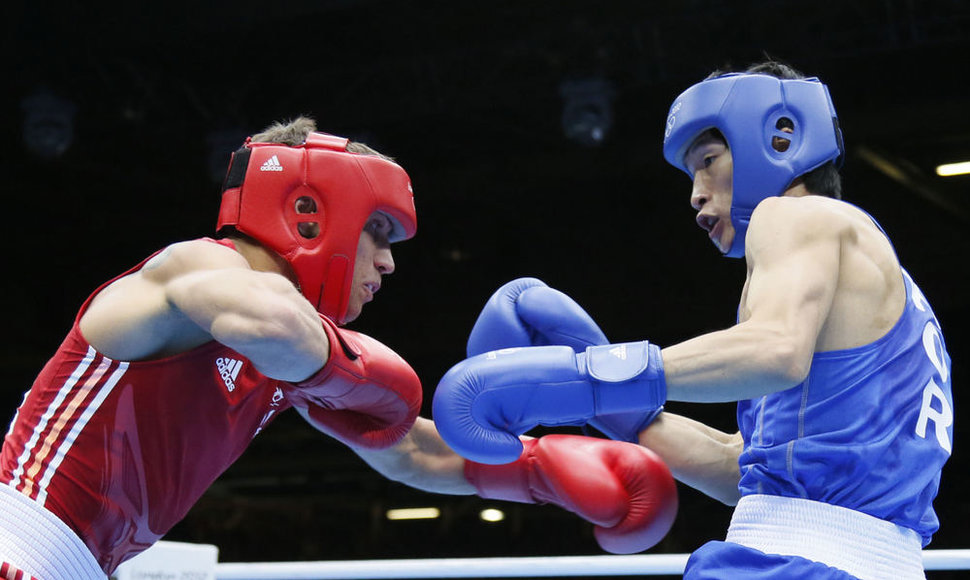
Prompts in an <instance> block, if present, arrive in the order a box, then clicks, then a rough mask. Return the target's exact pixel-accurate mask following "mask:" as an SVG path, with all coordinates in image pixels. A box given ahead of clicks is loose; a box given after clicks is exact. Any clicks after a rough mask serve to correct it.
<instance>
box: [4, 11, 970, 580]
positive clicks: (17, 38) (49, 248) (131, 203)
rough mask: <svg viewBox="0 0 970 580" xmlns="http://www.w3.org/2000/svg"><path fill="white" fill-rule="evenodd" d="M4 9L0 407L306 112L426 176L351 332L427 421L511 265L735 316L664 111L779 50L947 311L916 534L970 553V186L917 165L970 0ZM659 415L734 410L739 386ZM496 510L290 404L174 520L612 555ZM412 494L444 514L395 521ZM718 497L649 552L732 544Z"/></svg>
mask: <svg viewBox="0 0 970 580" xmlns="http://www.w3.org/2000/svg"><path fill="white" fill-rule="evenodd" d="M6 12H7V14H6V15H5V16H6V17H5V18H4V22H3V25H2V26H3V43H4V48H5V50H4V51H3V53H2V54H3V64H2V65H0V66H2V67H3V68H2V69H0V70H2V72H3V78H4V79H5V80H6V82H5V86H6V88H5V89H4V90H3V91H2V96H0V98H2V99H3V101H2V103H3V108H2V111H3V113H2V115H0V124H2V125H0V126H2V131H3V133H2V135H3V139H2V140H0V147H2V155H0V179H2V182H3V185H2V191H3V209H4V211H3V213H2V219H3V221H4V226H3V228H2V229H0V231H2V232H3V236H4V238H3V244H4V249H5V252H4V256H5V257H4V275H3V282H2V292H3V296H4V302H3V303H4V305H5V306H6V307H5V309H4V316H3V322H4V328H5V333H4V335H5V339H4V344H3V348H2V350H0V357H2V373H3V375H2V378H3V380H2V383H0V414H3V415H6V416H7V417H10V416H12V414H13V411H14V409H15V408H16V405H17V404H18V403H19V401H20V398H21V396H22V393H23V391H24V390H25V389H26V388H27V387H28V386H29V384H30V382H31V380H32V379H33V377H34V375H35V373H36V372H37V371H38V370H39V368H40V367H41V365H42V364H43V362H44V360H46V357H47V356H49V354H50V353H51V352H52V351H53V349H54V348H55V347H56V346H57V344H58V343H59V342H60V340H61V338H62V336H63V334H64V333H65V332H66V330H67V329H68V327H69V325H70V323H71V321H72V319H73V317H74V314H75V311H76V309H77V307H78V306H79V305H80V303H81V302H82V300H83V299H84V298H85V297H86V296H87V295H88V294H89V293H90V292H91V290H93V289H94V288H95V287H96V286H97V285H98V284H100V283H101V282H103V281H104V280H106V279H108V278H110V277H112V276H115V275H116V274H118V273H120V272H121V271H123V270H124V269H126V268H128V267H130V266H132V265H134V264H135V263H137V262H138V261H140V260H141V259H142V258H143V257H144V256H146V255H148V254H149V253H151V252H152V251H154V250H156V249H158V248H160V247H162V246H164V245H165V244H167V243H170V242H172V241H176V240H180V239H187V238H193V237H198V236H202V235H207V234H209V233H211V231H212V229H213V227H214V224H215V217H216V210H217V207H218V193H219V181H220V180H221V177H222V173H223V172H224V170H225V165H226V162H227V160H228V152H229V151H231V150H232V149H234V148H235V147H236V146H237V145H238V144H239V143H240V142H241V139H242V138H243V137H244V136H245V135H246V134H249V133H253V132H255V131H258V130H259V129H261V128H262V127H264V126H265V125H267V124H268V123H270V122H272V121H275V120H286V119H289V118H291V117H293V116H295V115H297V114H307V115H311V116H313V117H315V118H316V119H317V121H318V125H319V127H320V129H321V130H324V131H328V132H332V133H337V134H341V135H344V136H348V137H351V138H354V139H357V140H362V141H364V142H367V143H369V144H371V145H372V146H374V147H376V148H377V149H379V150H380V151H382V152H384V153H386V154H389V155H392V156H394V157H395V158H397V160H398V161H399V162H400V163H401V164H402V165H403V166H404V167H405V168H406V169H407V170H408V172H409V173H410V175H411V177H412V180H413V183H414V190H415V196H416V203H417V207H418V212H419V228H418V232H419V233H418V235H417V237H416V238H415V239H413V240H411V241H409V242H407V243H404V244H400V245H397V246H395V248H394V249H395V258H396V261H397V265H398V271H397V273H395V274H394V275H393V276H392V277H390V278H389V279H388V280H387V281H386V283H385V286H384V289H383V290H382V291H381V293H380V295H379V298H378V300H377V301H376V302H374V303H373V304H371V305H369V306H368V307H367V309H366V311H365V315H364V316H363V317H362V319H361V320H360V321H359V322H358V323H355V324H354V325H352V328H354V329H356V330H359V331H362V332H365V333H367V334H371V335H373V336H375V337H378V338H379V339H381V340H382V341H384V342H385V343H386V344H388V345H389V346H391V347H392V348H394V349H395V350H397V351H398V352H399V353H400V354H401V355H403V356H404V357H405V358H406V359H407V360H409V361H410V362H411V363H412V365H413V366H414V367H415V369H416V370H417V372H418V373H419V374H420V376H421V377H422V379H423V381H424V383H425V407H424V411H423V415H424V416H426V417H427V416H430V401H431V395H432V393H433V389H434V386H435V384H436V383H437V381H438V379H439V378H440V376H441V375H442V374H443V373H444V371H445V370H447V369H448V368H449V367H450V366H451V365H452V364H454V363H455V362H457V361H458V360H460V359H461V358H462V357H463V352H464V340H465V338H466V335H467V332H468V330H469V329H470V328H471V325H472V323H473V322H474V319H475V317H476V315H477V313H478V310H479V308H480V307H481V305H482V304H483V303H484V301H485V300H486V298H487V297H488V295H489V294H490V293H491V292H492V291H493V290H494V289H495V288H497V287H498V286H499V285H501V284H502V283H504V282H506V281H508V280H510V279H512V278H515V277H519V276H525V275H530V276H537V277H539V278H542V279H543V280H545V281H546V282H547V283H549V284H550V285H552V286H554V287H557V288H560V289H562V290H564V291H566V292H567V293H569V294H570V295H572V296H573V297H574V298H575V299H576V300H577V301H578V302H579V303H580V304H582V305H583V306H584V307H585V308H586V309H587V310H588V311H589V312H590V313H591V314H592V315H593V316H594V317H595V318H596V320H597V321H598V322H599V323H600V325H601V326H602V328H603V329H604V331H605V332H606V333H607V334H608V336H609V337H610V338H611V339H612V340H613V341H623V340H637V339H643V338H647V339H650V340H651V341H653V342H656V343H658V344H661V345H666V344H671V343H674V342H677V341H680V340H683V339H687V338H690V337H692V336H695V335H697V334H699V333H703V332H706V331H710V330H714V329H718V328H722V327H725V326H728V325H730V324H731V323H732V322H733V320H734V309H735V307H736V302H737V298H738V294H739V291H740V286H741V282H742V281H743V276H744V271H743V263H742V262H741V261H735V260H727V259H722V258H719V257H718V256H717V253H716V251H715V250H714V248H713V246H711V244H710V243H709V241H708V240H707V239H706V236H705V235H704V234H703V232H701V231H700V230H698V229H697V228H696V226H695V225H694V223H693V215H694V212H693V210H692V209H691V208H690V206H689V203H688V197H689V192H690V183H689V181H688V179H687V178H686V177H685V176H684V175H683V174H681V173H679V172H678V171H677V170H675V169H673V168H671V167H670V166H668V165H666V164H665V163H664V162H663V159H662V155H661V140H662V129H663V125H664V120H665V117H666V112H667V108H668V107H669V105H670V102H671V101H672V100H673V98H674V97H675V96H676V95H677V94H678V93H679V92H680V91H681V90H683V89H684V88H686V87H687V86H689V85H690V84H692V83H694V82H696V81H698V80H700V79H702V78H703V77H704V76H706V74H707V73H708V72H709V71H710V70H712V69H715V68H719V67H724V66H729V65H733V66H736V67H743V66H745V65H747V64H749V63H750V62H753V61H757V60H760V59H761V58H762V57H763V56H764V55H765V54H770V55H772V56H774V57H776V58H779V59H782V60H785V61H787V62H790V63H791V64H793V65H795V66H796V67H797V68H799V69H801V70H802V71H804V72H806V73H809V74H817V75H819V76H820V77H822V79H823V80H824V81H825V82H826V83H827V84H828V85H829V87H830V89H831V91H832V95H833V99H834V101H835V105H836V108H837V110H838V112H839V115H840V118H841V122H842V126H843V129H844V131H845V135H846V144H847V151H848V153H847V160H846V164H845V168H844V172H843V174H844V180H845V181H844V183H845V197H846V199H847V200H849V201H851V202H853V203H856V204H858V205H861V206H862V207H864V208H865V209H867V210H868V211H870V212H871V213H872V214H873V215H874V216H875V217H876V218H877V219H878V220H879V221H880V222H881V223H882V225H883V226H884V228H885V229H886V230H887V232H888V233H889V234H890V236H891V237H892V239H893V240H894V243H895V244H896V248H897V251H898V253H899V255H900V258H901V259H902V262H903V263H904V265H905V266H906V267H907V269H908V270H909V271H910V272H911V273H912V274H913V276H914V278H915V279H916V280H917V281H918V282H919V283H920V284H921V286H922V287H923V290H924V292H925V294H926V295H927V296H928V297H929V299H930V301H931V303H932V304H933V306H934V308H935V310H936V313H937V315H938V317H939V318H940V320H941V322H942V324H943V329H944V333H945V335H946V339H947V341H948V347H949V351H950V353H951V355H952V357H953V376H954V381H953V382H954V393H955V399H956V405H957V407H958V416H959V417H961V418H960V419H959V420H958V421H957V424H956V437H955V452H954V455H953V457H952V459H951V461H950V462H949V464H948V465H947V467H946V469H945V470H944V477H943V484H942V487H941V490H940V495H939V497H938V499H937V502H936V506H937V511H938V513H939V514H940V517H941V520H942V528H941V529H940V531H939V533H938V534H937V536H936V538H935V540H934V542H933V544H932V545H931V547H932V548H963V547H968V546H970V531H968V530H967V526H966V524H965V521H966V519H967V516H968V515H970V506H968V503H967V502H966V500H965V499H964V489H963V487H962V486H963V485H965V484H966V482H967V477H966V475H965V474H966V470H967V462H968V455H967V452H966V450H965V449H964V446H963V445H964V437H965V436H966V435H967V433H966V431H967V421H966V420H965V419H963V414H962V407H961V403H962V402H963V401H962V385H963V380H964V379H963V377H964V374H965V372H966V369H967V366H968V359H967V356H966V348H967V342H968V332H967V331H968V327H967V318H968V317H967V314H968V313H967V301H966V297H965V296H966V293H967V290H968V284H967V278H966V270H967V266H968V261H967V251H968V249H970V241H968V237H967V235H966V233H965V230H966V227H967V225H968V221H970V218H968V216H970V201H968V200H967V194H968V191H967V190H968V185H970V178H968V177H955V178H949V179H942V178H938V177H936V176H935V175H934V173H933V167H934V165H935V164H936V163H940V162H947V161H955V160H963V159H970V118H968V114H967V105H968V102H970V99H968V98H967V95H966V93H967V91H966V83H967V80H966V79H967V73H968V72H970V65H968V60H967V58H968V49H970V8H968V6H967V3H966V2H960V1H941V0H933V1H926V2H917V1H915V0H881V1H877V0H866V1H852V0H848V1H846V0H841V1H817V2H811V3H807V2H778V1H768V0H737V1H727V0H724V1H717V0H681V1H678V2H632V1H629V2H596V3H593V2H576V1H555V2H553V1H548V2H538V1H517V2H509V1H500V2H455V1H451V2H444V1H441V2H438V1H435V2H430V1H428V2H391V1H386V0H314V1H310V0H304V1H291V2H263V3H255V2H222V1H214V2H178V1H175V2H156V3H150V4H144V5H142V3H137V2H131V3H127V4H117V5H112V4H111V3H108V4H100V3H99V4H90V3H84V4H82V3H66V2H49V3H44V4H43V5H42V4H41V3H37V2H29V3H28V2H25V1H18V2H12V3H8V5H7V8H6ZM589 79H600V80H601V81H606V82H608V83H609V84H610V86H611V87H612V89H611V90H612V97H611V98H609V99H606V102H608V103H609V105H610V114H611V115H612V121H613V122H612V126H611V127H609V128H608V129H607V131H606V136H605V139H604V140H603V141H602V142H601V143H599V144H597V145H589V144H584V143H580V142H577V141H575V140H572V139H569V138H567V136H566V135H565V132H564V126H563V111H564V108H565V107H566V100H565V99H564V97H563V94H562V90H561V88H562V86H563V83H564V82H565V83H576V82H580V83H583V82H588V80H589ZM45 99H46V100H45ZM49 103H54V105H49ZM38 111H47V112H48V117H49V116H50V112H51V111H54V113H55V114H56V113H57V112H58V111H60V112H61V114H62V118H66V119H67V121H68V123H67V124H66V125H65V126H69V127H70V128H71V133H70V142H69V144H67V146H66V147H62V148H61V150H59V151H60V152H59V153H52V152H51V150H50V146H51V144H52V143H56V141H54V140H46V141H44V140H41V144H43V143H47V148H46V149H45V147H44V146H42V145H37V141H35V140H34V139H35V135H36V133H34V132H33V131H30V130H28V127H29V126H34V127H36V126H38V125H39V126H40V127H41V128H42V129H44V128H46V129H44V131H42V133H41V135H46V136H48V137H50V138H53V137H56V136H57V134H58V131H57V130H56V127H57V124H56V123H55V124H54V125H53V126H52V125H51V124H50V123H49V122H48V123H46V124H45V123H40V122H39V121H38V119H39V117H38V116H37V115H38ZM65 113H66V117H64V116H63V115H64V114H65ZM669 408H671V409H672V410H675V411H677V412H681V413H684V414H687V415H690V416H693V417H696V418H698V419H701V420H704V421H708V422H711V423H713V424H714V425H716V426H718V427H720V428H723V429H726V430H728V429H734V411H733V405H706V406H705V405H682V404H672V405H670V406H669ZM846 412H847V413H850V412H853V410H852V409H846ZM3 420H4V421H5V420H6V419H3ZM567 432H568V430H567ZM912 468H913V469H919V468H920V466H912ZM489 504H490V502H485V501H483V500H480V499H478V498H476V497H447V496H434V495H431V494H426V493H422V492H418V491H415V490H412V489H410V488H407V487H404V486H402V485H400V484H396V483H392V482H389V481H387V480H385V479H383V478H382V477H380V476H379V475H377V474H376V473H374V472H373V471H371V470H370V469H369V468H368V467H367V466H366V465H365V464H364V463H363V462H362V461H360V460H359V459H358V458H357V457H356V456H355V455H354V454H353V453H352V452H350V451H349V450H347V449H346V448H344V447H342V446H341V445H339V444H338V443H336V442H335V441H332V440H329V439H327V438H326V437H323V436H320V435H319V434H317V433H316V432H315V431H313V430H312V429H311V428H309V427H308V426H306V425H304V424H303V423H302V422H301V420H300V419H299V418H298V417H297V416H296V414H292V416H284V417H281V418H280V419H279V420H278V421H276V423H274V424H273V426H272V427H271V428H269V429H267V430H266V431H265V432H264V433H263V434H261V435H260V436H259V437H258V438H257V439H256V441H255V442H254V443H253V445H252V446H251V448H250V449H249V451H248V452H247V454H246V455H244V456H243V458H242V459H241V460H240V461H239V462H238V463H237V464H236V465H235V466H233V467H232V468H231V469H230V470H229V471H228V472H227V473H226V474H225V475H224V476H223V477H222V478H221V479H220V480H219V481H218V482H217V483H216V485H215V486H213V488H212V489H211V491H210V492H209V493H208V494H207V495H206V496H205V497H204V498H203V499H202V501H201V502H200V503H199V504H198V505H197V507H196V508H195V509H194V510H193V511H192V512H191V513H190V514H189V516H188V517H187V518H186V520H185V521H184V522H183V523H182V524H180V525H178V526H177V527H176V528H175V529H174V530H173V531H172V532H171V534H170V535H169V536H168V539H171V540H183V541H194V542H206V543H214V544H217V545H218V546H219V548H220V551H221V559H222V560H224V561H264V560H320V559H362V558H366V559H369V558H398V557H404V558H410V557H415V558H418V557H451V556H514V555H566V554H598V553H601V552H600V550H599V548H598V547H597V545H596V543H595V541H594V540H593V537H592V533H591V529H590V527H589V526H588V525H587V524H585V523H584V522H582V521H580V520H579V519H578V518H576V517H575V516H572V515H571V514H568V513H565V512H563V511H561V510H559V509H556V508H552V507H547V506H519V505H512V504H508V505H505V506H502V507H503V508H505V509H506V510H507V511H508V519H506V520H505V521H504V522H502V523H498V524H484V523H482V522H480V521H479V520H478V519H477V513H478V511H479V510H480V509H481V508H482V507H484V506H485V505H489ZM425 505H437V506H439V507H441V508H442V510H443V517H442V518H440V519H438V520H434V521H416V522H388V521H386V520H385V519H384V515H383V514H384V510H385V509H387V508H391V507H407V506H425ZM729 516H730V509H729V508H727V507H725V506H722V505H720V504H717V503H715V502H714V501H712V500H710V499H708V498H706V497H705V496H702V495H700V494H698V493H696V492H694V491H692V490H690V489H688V488H685V487H681V510H680V516H679V518H678V521H677V523H676V525H675V527H674V529H673V531H672V532H671V533H670V534H669V535H668V536H667V538H666V539H665V540H664V541H663V542H662V543H661V544H659V545H658V546H657V547H655V548H654V549H652V550H651V552H652V553H661V552H676V553H679V552H688V551H691V550H693V549H695V548H697V547H698V546H700V545H701V544H702V543H703V542H705V541H707V540H708V539H713V538H721V537H723V533H724V530H725V529H726V526H727V523H728V519H729ZM944 576H945V575H944V574H937V575H935V576H933V577H936V578H942V577H944Z"/></svg>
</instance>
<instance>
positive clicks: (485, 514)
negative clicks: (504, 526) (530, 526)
mask: <svg viewBox="0 0 970 580" xmlns="http://www.w3.org/2000/svg"><path fill="white" fill-rule="evenodd" d="M478 517H480V518H482V520H483V521H486V522H500V521H502V520H504V519H505V512H503V511H502V510H498V509H495V508H488V509H483V510H482V511H480V512H478Z"/></svg>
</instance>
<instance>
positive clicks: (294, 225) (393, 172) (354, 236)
mask: <svg viewBox="0 0 970 580" xmlns="http://www.w3.org/2000/svg"><path fill="white" fill-rule="evenodd" d="M347 143H348V140H347V139H344V138H342V137H335V136H333V135H327V134H325V133H310V134H309V135H308V136H307V138H306V142H305V143H303V144H302V145H299V146H296V147H290V146H287V145H280V144H278V143H253V142H251V141H249V140H248V139H247V141H246V145H245V146H244V147H243V148H242V149H240V150H238V151H236V152H235V153H233V156H232V161H231V162H230V164H229V172H228V174H227V176H226V183H225V185H224V186H223V192H222V205H221V206H220V208H219V221H218V224H217V225H216V228H217V229H219V230H221V229H222V228H223V227H225V226H233V227H234V228H236V229H237V230H239V231H240V232H242V233H243V234H246V235H247V236H250V237H252V238H254V239H255V240H257V241H258V242H260V243H262V244H263V245H265V246H266V247H268V248H270V249H272V250H274V251H276V252H277V253H278V254H279V255H280V256H282V257H283V259H284V260H286V261H287V262H288V263H289V264H290V266H291V267H292V268H293V271H294V272H295V273H296V277H297V282H298V283H299V285H300V291H301V292H302V293H303V295H304V296H305V297H306V298H307V300H309V301H310V303H311V304H313V305H314V306H315V307H316V309H317V311H319V312H320V313H321V314H324V315H326V316H328V317H330V318H331V319H333V320H334V321H336V322H338V323H343V322H345V320H344V317H345V316H346V315H347V303H348V300H349V298H350V291H351V281H352V280H353V277H354V260H355V259H356V257H357V243H358V241H359V239H360V234H361V231H362V230H363V229H364V226H365V225H366V223H367V219H368V218H369V217H370V216H371V214H373V213H374V212H375V211H380V212H382V213H384V214H386V215H387V216H388V217H389V218H390V220H391V224H392V225H393V231H392V232H391V235H390V236H389V239H390V241H392V242H396V241H399V240H406V239H408V238H410V237H411V236H413V235H414V232H415V230H416V228H417V217H416V216H415V212H414V195H413V193H412V191H411V180H410V179H409V178H408V175H407V173H405V172H404V169H402V168H401V167H400V166H399V165H397V164H396V163H393V162H391V161H388V160H386V159H382V158H381V157H379V156H377V155H367V154H360V153H351V152H348V151H347Z"/></svg>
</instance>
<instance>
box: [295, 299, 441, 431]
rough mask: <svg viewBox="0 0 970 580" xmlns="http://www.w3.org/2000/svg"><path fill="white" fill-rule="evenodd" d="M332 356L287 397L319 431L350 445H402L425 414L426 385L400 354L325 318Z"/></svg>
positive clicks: (324, 323)
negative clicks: (422, 410)
mask: <svg viewBox="0 0 970 580" xmlns="http://www.w3.org/2000/svg"><path fill="white" fill-rule="evenodd" d="M321 319H322V321H323V327H324V330H325V331H326V333H327V337H328V338H329V339H330V358H329V359H328V360H327V363H326V364H325V365H324V366H323V368H321V369H320V370H319V371H317V372H316V373H315V374H314V375H313V376H311V377H310V378H308V379H306V380H304V381H301V382H299V383H293V384H292V385H291V386H290V388H287V389H286V390H285V394H286V398H287V399H288V400H289V401H290V402H291V403H293V406H294V407H296V408H297V409H298V410H299V411H300V413H301V414H302V415H303V417H304V418H306V420H307V421H309V422H310V424H312V425H313V426H314V427H316V428H317V429H319V430H320V431H323V432H324V433H327V434H328V435H331V436H332V437H334V438H336V439H338V440H340V441H342V442H343V443H346V444H347V445H350V446H351V447H362V448H367V449H384V448H387V447H390V446H391V445H394V444H395V443H397V442H399V441H400V440H401V439H402V438H403V437H404V435H405V434H406V433H407V432H408V430H409V429H410V428H411V426H412V425H413V424H414V421H415V419H416V418H417V416H418V413H419V412H420V410H421V398H422V391H421V381H420V380H419V379H418V376H417V374H416V373H415V372H414V369H412V368H411V366H410V365H409V364H408V363H407V362H406V361H405V360H404V359H403V358H401V357H400V356H399V355H398V354H397V353H396V352H394V351H393V350H391V349H390V348H388V347H387V346H385V345H383V344H381V343H380V342H378V341H377V340H374V339H373V338H371V337H369V336H367V335H365V334H360V333H359V332H353V331H351V330H344V329H341V328H338V327H337V325H336V324H334V323H333V322H332V321H331V320H329V319H328V318H326V317H323V316H321Z"/></svg>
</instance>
